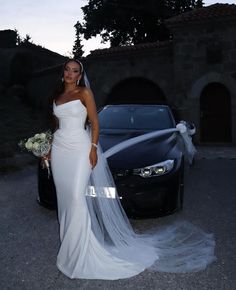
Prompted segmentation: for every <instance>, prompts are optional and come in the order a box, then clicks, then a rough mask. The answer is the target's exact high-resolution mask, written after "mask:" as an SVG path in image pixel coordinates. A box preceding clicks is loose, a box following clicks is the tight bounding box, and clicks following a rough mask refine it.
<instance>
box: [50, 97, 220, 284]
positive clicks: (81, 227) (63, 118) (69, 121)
mask: <svg viewBox="0 0 236 290" xmlns="http://www.w3.org/2000/svg"><path fill="white" fill-rule="evenodd" d="M53 107H54V114H55V115H56V116H57V118H58V119H59V129H58V130H57V131H56V132H55V133H54V138H53V144H52V152H51V167H52V173H53V178H54V182H55V185H56V192H57V201H58V220H59V224H60V240H61V246H60V249H59V252H58V256H57V267H58V269H59V270H60V271H61V272H63V273H64V274H65V275H66V276H68V277H69V278H86V279H107V280H114V279H122V278H128V277H132V276H134V275H137V274H139V273H140V272H142V271H143V270H144V269H146V268H148V267H151V266H152V265H153V264H155V262H157V267H156V269H157V270H161V271H162V270H164V271H165V270H167V271H169V269H168V267H167V268H165V266H163V269H162V267H161V264H162V256H163V252H165V249H164V248H165V246H164V245H165V240H166V241H167V242H168V243H169V245H168V247H169V249H170V250H168V251H166V252H165V253H166V256H167V260H168V261H169V260H170V262H169V264H170V265H172V264H173V263H175V262H174V261H173V263H172V262H171V259H172V258H173V257H174V256H175V255H176V256H178V255H179V254H181V251H182V252H183V247H180V250H177V254H176V253H175V251H174V249H173V244H171V243H173V241H175V238H176V237H175V230H173V231H172V232H170V231H168V230H167V232H164V234H163V233H162V234H161V233H159V234H158V233H157V234H156V235H155V234H150V235H147V236H144V237H141V238H140V237H138V236H137V238H136V236H135V234H133V233H132V230H126V229H125V230H124V231H126V233H124V237H125V235H126V238H122V234H119V237H121V240H122V239H123V241H121V242H122V243H123V244H122V247H121V248H120V249H118V248H116V247H114V246H112V243H111V241H110V242H108V243H107V244H106V243H102V242H101V241H100V240H99V239H98V238H97V236H96V234H95V231H94V230H93V227H92V223H91V215H90V211H89V208H88V203H87V200H86V195H85V192H86V190H87V187H88V183H89V179H90V175H91V172H92V169H91V165H90V161H89V152H90V149H91V138H90V134H89V132H88V131H87V130H86V129H85V126H84V124H85V121H86V118H87V110H86V107H85V106H84V105H83V104H82V102H81V101H80V100H74V101H70V102H68V103H65V104H61V105H56V104H55V103H54V105H53ZM98 165H99V161H98ZM98 165H97V166H98ZM97 166H96V167H97ZM122 214H124V213H122ZM118 218H119V217H118ZM107 219H109V216H108V217H107ZM118 222H119V221H118V220H117V224H118ZM115 223H116V221H115ZM115 223H114V226H116V225H115ZM190 231H191V232H192V228H191V230H190ZM160 235H162V236H160ZM168 235H171V236H172V238H171V239H170V238H169V236H168ZM187 236H189V234H187ZM196 236H198V237H199V235H198V234H197V235H196ZM182 239H183V237H180V240H182ZM197 239H199V238H197ZM156 242H157V244H155V243H156ZM200 242H201V243H200ZM200 242H199V240H198V242H197V243H196V241H194V242H193V244H194V246H195V247H196V248H197V247H198V245H200V248H201V247H202V245H203V244H204V246H203V247H205V248H203V250H202V249H200V254H197V255H198V256H200V260H201V261H200V263H202V264H203V267H202V265H201V266H200V268H204V267H205V266H206V265H207V264H209V263H210V262H211V261H213V260H214V255H213V249H214V245H213V243H214V242H213V241H212V238H211V237H210V236H209V235H206V236H204V239H203V241H200ZM177 243H178V241H177ZM154 244H155V245H154ZM186 248H187V252H188V253H189V255H193V254H192V248H190V247H189V245H187V247H186ZM122 251H123V253H122ZM183 255H185V254H183ZM183 255H182V257H181V259H180V260H181V261H183V260H184V259H183ZM173 259H174V258H173ZM193 260H194V263H196V259H195V257H193ZM198 262H199V261H198ZM158 263H159V265H160V267H159V266H158ZM177 263H179V261H178V262H177ZM187 263H188V262H187ZM190 268H191V267H190ZM193 268H194V267H193ZM196 268H198V267H196Z"/></svg>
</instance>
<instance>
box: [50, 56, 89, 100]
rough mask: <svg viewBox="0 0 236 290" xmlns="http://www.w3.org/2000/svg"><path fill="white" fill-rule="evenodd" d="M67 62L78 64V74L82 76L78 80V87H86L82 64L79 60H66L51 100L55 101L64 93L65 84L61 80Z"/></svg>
mask: <svg viewBox="0 0 236 290" xmlns="http://www.w3.org/2000/svg"><path fill="white" fill-rule="evenodd" d="M69 62H76V63H78V64H79V66H80V73H81V74H82V76H81V79H80V82H79V85H78V87H86V85H85V80H84V67H83V64H82V62H81V61H80V60H78V59H75V58H69V59H67V61H66V62H65V63H64V64H63V67H62V72H61V76H60V80H59V84H58V86H57V88H56V90H55V92H54V94H53V99H54V100H57V98H58V97H59V96H60V95H61V94H62V93H63V92H64V89H65V83H64V81H62V78H63V74H64V70H65V68H66V66H67V64H68V63H69Z"/></svg>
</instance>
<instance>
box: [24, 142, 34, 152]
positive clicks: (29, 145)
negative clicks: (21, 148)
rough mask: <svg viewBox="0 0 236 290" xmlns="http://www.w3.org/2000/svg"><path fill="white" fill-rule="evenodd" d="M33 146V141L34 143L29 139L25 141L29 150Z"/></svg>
mask: <svg viewBox="0 0 236 290" xmlns="http://www.w3.org/2000/svg"><path fill="white" fill-rule="evenodd" d="M32 147H33V143H32V142H31V141H29V140H28V141H27V142H26V143H25V148H26V149H28V150H30V149H32Z"/></svg>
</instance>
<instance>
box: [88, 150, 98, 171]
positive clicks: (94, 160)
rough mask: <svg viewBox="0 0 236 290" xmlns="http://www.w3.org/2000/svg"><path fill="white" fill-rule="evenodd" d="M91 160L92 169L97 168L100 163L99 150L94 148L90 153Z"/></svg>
mask: <svg viewBox="0 0 236 290" xmlns="http://www.w3.org/2000/svg"><path fill="white" fill-rule="evenodd" d="M89 160H90V164H91V166H92V169H93V168H94V167H95V166H96V164H97V161H98V155H97V148H96V147H94V146H92V148H91V150H90V153H89Z"/></svg>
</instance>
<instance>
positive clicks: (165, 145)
mask: <svg viewBox="0 0 236 290" xmlns="http://www.w3.org/2000/svg"><path fill="white" fill-rule="evenodd" d="M144 133H147V132H141V133H140V132H138V133H115V134H114V133H105V132H102V133H101V134H100V139H99V140H100V144H101V146H102V149H103V151H104V152H105V151H106V150H108V149H109V148H111V147H113V146H115V145H116V144H118V143H120V142H122V141H125V140H127V139H130V138H133V137H136V136H139V135H142V134H144ZM176 144H177V134H176V133H169V134H165V135H163V136H159V137H155V138H152V139H149V140H146V141H143V142H140V143H138V144H135V145H132V146H130V147H128V148H126V149H124V150H121V151H120V152H118V153H116V154H114V155H112V156H110V157H109V158H108V163H109V166H110V167H112V168H117V169H122V168H126V169H132V168H141V167H145V166H148V165H153V164H156V163H158V162H161V161H163V160H166V159H168V158H176V155H177V154H176Z"/></svg>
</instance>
